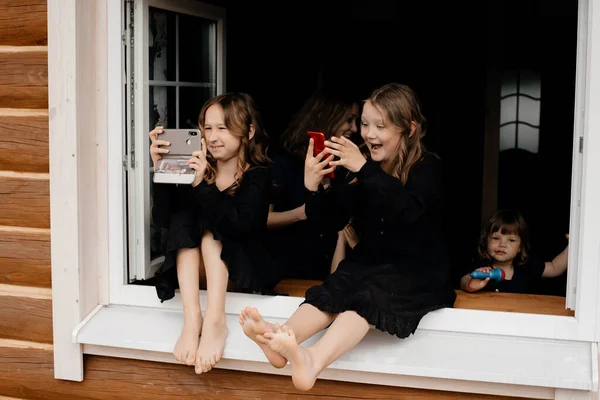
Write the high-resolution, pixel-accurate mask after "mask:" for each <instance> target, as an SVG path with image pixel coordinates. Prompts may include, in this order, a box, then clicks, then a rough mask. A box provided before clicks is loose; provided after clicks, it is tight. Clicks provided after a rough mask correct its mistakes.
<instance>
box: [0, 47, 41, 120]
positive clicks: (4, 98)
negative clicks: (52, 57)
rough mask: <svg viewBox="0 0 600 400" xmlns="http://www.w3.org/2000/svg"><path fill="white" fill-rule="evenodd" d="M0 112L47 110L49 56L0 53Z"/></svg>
mask: <svg viewBox="0 0 600 400" xmlns="http://www.w3.org/2000/svg"><path fill="white" fill-rule="evenodd" d="M0 108H37V109H39V108H41V109H47V108H48V52H47V51H24V52H11V51H2V52H0Z"/></svg>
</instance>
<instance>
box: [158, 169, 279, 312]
mask: <svg viewBox="0 0 600 400" xmlns="http://www.w3.org/2000/svg"><path fill="white" fill-rule="evenodd" d="M268 183H269V171H268V169H267V168H258V167H255V168H250V169H248V171H246V173H245V174H244V178H243V180H242V182H241V185H240V187H239V188H238V190H237V191H236V192H235V194H234V195H230V194H228V193H227V191H226V190H224V191H220V190H219V189H218V188H217V187H216V185H215V184H207V183H206V182H202V183H200V184H199V185H198V186H196V187H192V186H191V185H173V184H156V183H155V184H153V185H154V186H153V190H154V195H153V200H154V204H153V206H152V218H153V220H154V223H155V224H157V225H158V226H161V227H163V228H166V229H167V230H168V233H167V244H166V253H165V261H164V263H163V265H162V266H161V267H160V268H159V270H158V271H157V273H156V276H155V285H156V292H157V295H158V297H159V298H160V300H161V302H162V301H165V300H169V299H171V298H173V296H174V295H175V289H177V288H178V282H177V269H176V268H175V261H176V255H177V250H178V249H182V248H194V247H198V246H200V242H201V239H202V234H203V232H204V231H205V230H207V231H209V232H211V233H212V234H213V236H214V238H215V239H217V240H219V241H221V243H222V246H223V249H222V251H221V259H222V260H223V261H224V262H225V265H226V266H227V268H228V271H229V280H230V281H231V282H232V283H233V284H234V285H235V286H236V287H237V288H239V289H241V290H244V291H247V292H252V293H259V294H273V292H272V289H273V288H274V286H275V285H276V284H277V283H278V281H279V274H278V272H277V271H276V268H275V265H274V263H273V261H272V259H271V257H270V256H269V254H268V252H267V251H266V246H265V240H266V232H267V216H268V212H269V202H268V195H267V189H268V188H267V185H268Z"/></svg>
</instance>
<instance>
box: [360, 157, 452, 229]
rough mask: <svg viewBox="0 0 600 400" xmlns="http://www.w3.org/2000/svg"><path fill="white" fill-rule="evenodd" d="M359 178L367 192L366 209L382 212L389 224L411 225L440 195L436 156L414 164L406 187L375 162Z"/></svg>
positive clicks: (438, 164)
mask: <svg viewBox="0 0 600 400" xmlns="http://www.w3.org/2000/svg"><path fill="white" fill-rule="evenodd" d="M358 179H359V180H360V181H361V182H362V187H363V188H364V190H365V191H366V193H365V196H364V197H365V198H366V199H367V206H368V207H370V208H374V209H377V210H379V212H380V213H382V214H383V217H384V218H385V219H387V220H388V221H397V222H401V223H411V222H413V221H415V220H417V219H419V217H421V216H422V215H423V214H424V213H425V212H426V211H427V209H428V208H429V207H430V206H432V205H434V204H435V203H436V202H437V201H438V200H439V198H440V196H441V187H442V178H441V165H440V161H439V159H438V158H437V157H435V156H433V155H425V157H424V158H423V159H422V160H421V161H419V162H417V164H415V165H414V167H413V168H412V170H411V171H410V173H409V176H408V181H407V182H406V184H405V185H403V184H402V182H401V181H400V179H398V178H395V177H393V176H391V175H389V174H387V173H386V172H384V171H383V169H381V167H380V166H379V165H378V164H377V163H374V162H372V161H369V162H367V163H366V164H365V165H364V166H363V168H362V169H361V170H360V171H359V173H358Z"/></svg>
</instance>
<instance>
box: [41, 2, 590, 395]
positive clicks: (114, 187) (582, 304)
mask: <svg viewBox="0 0 600 400" xmlns="http://www.w3.org/2000/svg"><path fill="white" fill-rule="evenodd" d="M590 1H591V2H593V3H594V5H597V7H596V8H595V10H596V11H595V13H594V14H590V21H591V22H593V23H594V25H595V28H596V29H595V30H594V29H593V28H594V26H592V25H591V28H590V38H593V39H594V40H593V41H592V40H590V42H593V44H591V43H590V44H589V54H588V63H589V65H590V66H591V65H594V63H595V64H596V65H599V66H600V37H599V34H598V31H599V29H600V21H599V17H598V13H599V7H598V4H600V0H590ZM80 4H82V3H80V2H77V1H75V0H49V3H48V11H49V13H48V28H49V29H48V32H49V33H48V39H49V46H48V51H49V91H50V93H49V100H50V109H49V118H50V133H51V134H50V153H51V154H50V185H51V217H52V228H51V235H52V237H51V238H52V274H53V276H52V278H53V291H52V294H53V317H54V337H55V341H54V344H55V353H54V354H55V365H56V368H55V371H56V376H57V378H61V379H70V380H81V379H82V373H83V366H82V363H81V360H82V357H81V347H80V346H79V345H77V344H73V343H71V339H72V336H71V335H72V333H73V330H74V329H75V328H76V327H77V325H78V324H79V323H80V321H81V320H82V317H83V315H84V313H82V311H81V305H80V304H79V303H77V301H79V300H80V299H79V295H80V293H81V291H82V289H81V281H80V279H81V276H80V270H79V268H82V269H85V268H88V266H87V259H84V258H83V257H84V254H85V253H84V251H83V245H82V241H84V240H88V239H89V238H90V236H89V235H91V234H92V232H90V230H86V229H82V221H83V220H84V218H85V217H90V218H89V219H86V220H85V221H86V223H87V224H92V221H94V219H97V218H102V216H101V215H94V216H87V215H82V214H81V211H82V209H88V210H89V209H90V204H87V203H86V204H85V207H84V205H82V202H87V200H85V199H86V197H84V196H82V194H81V188H82V181H81V176H80V174H81V171H86V173H89V171H92V170H94V168H95V165H90V164H92V163H93V162H95V161H96V159H97V158H101V157H106V160H107V165H106V171H107V174H108V176H107V185H108V191H107V196H106V197H105V196H102V194H101V193H96V194H94V198H95V201H96V202H98V206H99V207H102V206H107V207H108V216H109V217H110V218H109V220H108V226H107V229H108V239H107V240H108V262H109V266H108V267H106V266H105V265H99V266H98V268H99V270H98V273H99V278H98V282H102V279H106V274H105V272H106V269H107V268H110V269H109V281H110V284H109V285H108V287H107V285H100V286H99V287H100V292H101V293H100V294H99V298H98V303H99V304H100V303H101V304H106V303H111V304H128V305H140V306H145V307H157V308H161V309H163V310H168V309H173V308H179V307H180V306H181V304H180V302H179V298H178V296H176V298H175V299H173V300H170V301H168V302H166V303H164V304H160V303H159V301H158V299H157V298H156V295H155V292H154V288H151V287H141V286H133V285H125V284H124V282H125V280H124V279H123V271H124V266H125V249H124V245H123V244H124V237H125V225H124V210H123V196H124V193H125V191H124V179H123V170H122V167H121V155H122V154H123V143H122V139H123V134H124V132H125V130H124V119H123V111H124V104H123V96H122V89H123V86H122V84H123V82H124V80H123V71H122V69H121V65H122V60H123V54H122V45H121V27H122V25H121V21H122V15H123V13H122V8H121V7H122V2H121V1H120V0H106V7H107V9H106V13H107V14H106V19H107V28H106V30H104V29H103V30H101V31H99V32H98V34H99V35H106V45H107V48H108V50H107V53H106V60H107V61H106V65H107V66H106V70H107V75H108V77H107V95H106V99H107V100H106V101H107V102H108V104H107V106H106V107H107V108H106V113H107V115H108V118H107V123H106V125H105V126H104V127H103V125H102V124H101V123H98V122H94V123H92V125H93V128H92V129H95V130H96V132H95V135H96V137H97V138H101V137H106V138H107V145H106V148H103V147H102V146H99V148H98V150H97V153H96V154H95V157H92V158H86V157H84V156H83V154H85V153H86V152H88V153H89V149H81V148H80V146H81V144H82V143H89V141H87V142H84V141H81V140H80V136H78V134H79V133H80V132H79V128H80V127H81V126H85V127H89V125H82V124H83V122H82V120H83V116H90V115H92V116H96V117H97V114H95V113H94V112H92V111H91V109H90V104H93V101H90V100H89V99H87V98H86V97H83V98H82V97H81V88H82V87H84V86H83V83H82V82H83V78H82V77H83V76H88V75H85V74H86V71H83V70H82V69H81V68H80V67H81V64H80V63H79V62H78V60H80V59H81V57H82V54H84V53H83V50H82V49H85V51H87V52H90V51H96V50H95V49H94V44H93V43H91V44H90V43H86V41H85V38H89V36H90V35H89V32H88V33H87V35H86V34H83V35H79V36H78V35H77V33H78V30H89V29H92V28H91V27H88V26H85V25H84V24H83V22H81V21H84V20H85V19H79V20H78V19H77V16H78V13H80V12H83V10H84V8H85V7H90V6H89V5H87V6H85V5H83V6H80ZM75 7H77V8H75ZM73 10H75V11H73ZM86 10H89V8H86ZM590 10H592V11H593V10H594V8H593V7H590ZM75 37H77V40H75V39H74V38H75ZM96 40H97V41H95V43H101V42H102V40H100V38H99V37H98V36H96ZM87 45H89V47H86V46H87ZM97 45H98V44H97ZM98 46H99V45H98ZM90 49H92V50H90ZM78 50H79V51H80V52H78ZM86 54H87V53H86ZM94 59H96V61H98V62H99V61H100V60H98V57H95V58H94ZM74 60H75V61H74ZM95 65H96V66H97V65H100V64H95ZM102 65H104V64H102ZM588 70H589V74H588V81H587V83H586V85H587V87H588V89H589V92H588V96H587V98H586V108H585V110H586V114H585V123H584V125H585V128H584V129H585V133H586V135H587V136H586V143H585V153H584V159H583V169H584V175H583V176H582V185H583V187H584V190H583V192H582V214H581V215H582V224H581V226H580V234H581V236H580V237H581V238H582V240H581V242H580V244H579V246H580V255H581V257H580V260H581V264H580V266H581V268H580V274H579V277H578V279H579V282H578V293H577V311H576V318H571V317H557V316H546V315H532V314H517V313H497V312H486V311H474V310H457V309H447V310H439V311H436V312H433V313H431V314H430V315H428V316H426V317H425V318H424V319H423V321H422V323H421V325H420V328H419V330H418V331H417V333H418V334H420V333H421V332H436V333H438V334H446V333H451V332H454V334H456V333H460V332H462V333H463V334H467V333H468V334H471V335H472V336H473V337H474V338H476V339H483V338H484V337H485V334H488V335H490V334H493V335H504V336H520V337H522V338H523V340H528V339H527V337H537V338H548V339H552V340H556V339H559V340H560V341H558V342H556V343H555V346H556V348H557V349H558V348H560V347H561V346H563V345H564V344H565V341H566V340H576V341H592V339H594V338H597V337H598V335H600V321H598V318H597V316H596V311H597V310H599V309H600V294H599V293H598V285H600V277H599V274H598V267H599V266H600V263H599V261H600V251H599V247H600V246H599V244H600V209H599V208H598V207H597V204H600V202H599V200H600V197H599V194H600V182H598V180H597V179H593V173H594V172H595V171H597V170H598V167H600V164H599V163H600V157H593V155H596V154H600V135H599V134H598V132H599V131H600V129H599V128H600V112H599V111H598V110H600V108H599V106H600V90H599V85H600V83H599V80H600V75H599V73H598V71H600V69H599V68H596V72H594V71H593V70H592V69H591V67H590V68H589V69H588ZM592 72H594V73H592ZM93 76H95V77H96V78H95V79H101V77H98V76H97V75H96V74H94V75H93ZM78 95H79V96H80V97H78ZM90 96H91V97H93V98H94V99H95V100H94V101H95V102H100V103H101V102H102V101H103V100H102V99H103V96H101V95H96V96H94V95H91V94H90ZM67 100H69V101H67ZM77 100H79V101H77ZM94 110H95V107H94ZM90 113H91V114H90ZM102 129H106V130H107V131H106V132H102V131H101V130H102ZM82 132H89V131H85V130H84V131H82ZM105 151H106V152H108V154H104V153H103V152H105ZM72 154H74V155H75V156H72ZM80 164H81V165H84V166H85V168H80V166H81V165H80ZM94 171H95V174H96V175H95V176H96V179H97V181H95V182H94V186H95V189H93V190H99V191H100V190H103V189H102V188H101V187H99V186H98V185H101V182H102V176H101V175H102V168H98V169H95V170H94ZM104 202H108V204H107V205H105V204H103V203H104ZM584 217H585V218H584ZM584 219H585V222H583V220H584ZM74 232H76V233H77V234H73V233H74ZM98 235H102V229H100V230H99V231H98ZM94 251H97V252H102V251H106V250H102V248H101V247H98V248H97V249H96V250H94ZM99 259H101V257H100V258H99ZM103 271H104V272H103ZM582 276H585V280H583V279H582ZM103 277H104V278H103ZM89 279H93V275H89V276H88V280H89ZM89 283H90V282H85V284H89ZM92 283H96V282H92ZM107 291H110V294H108V293H107ZM203 295H204V293H203ZM301 301H302V298H299V297H267V296H254V295H243V294H237V293H231V294H228V299H227V312H228V313H231V314H236V313H237V312H239V310H241V308H242V307H244V306H246V305H256V306H258V307H259V308H260V309H261V311H262V312H263V313H265V315H266V316H268V317H270V318H276V317H279V318H282V319H283V318H286V317H287V316H289V315H290V314H291V313H292V312H293V311H294V310H295V308H296V307H297V306H298V304H299V303H300V302H301ZM204 303H205V302H204ZM78 304H79V305H78ZM99 314H101V313H100V312H99V313H98V315H99ZM90 319H91V320H92V321H93V319H94V318H90ZM86 326H87V325H86ZM506 339H507V340H509V339H508V338H506ZM223 365H227V364H226V363H224V364H222V366H223ZM261 365H262V364H261ZM240 368H243V367H242V366H240ZM236 369H237V368H236ZM355 372H356V375H362V374H368V373H367V372H358V371H355ZM393 378H394V379H396V378H397V377H393ZM386 379H391V378H390V377H389V376H388V378H386ZM423 379H428V378H423ZM359 381H360V380H359ZM428 382H429V380H428ZM462 384H470V383H464V382H463V383H462ZM561 393H562V392H561Z"/></svg>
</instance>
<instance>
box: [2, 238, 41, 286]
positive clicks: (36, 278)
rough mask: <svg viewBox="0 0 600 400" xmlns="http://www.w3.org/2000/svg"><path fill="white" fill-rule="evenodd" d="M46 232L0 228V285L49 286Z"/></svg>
mask: <svg viewBox="0 0 600 400" xmlns="http://www.w3.org/2000/svg"><path fill="white" fill-rule="evenodd" d="M50 283H51V273H50V231H49V230H38V231H36V230H13V229H11V228H10V227H8V228H5V229H0V284H11V285H18V286H33V287H44V288H50Z"/></svg>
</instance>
